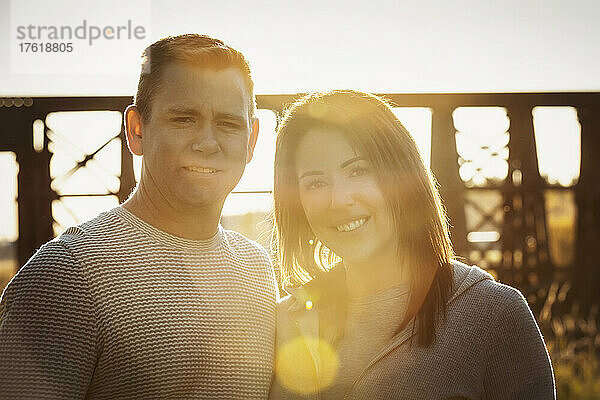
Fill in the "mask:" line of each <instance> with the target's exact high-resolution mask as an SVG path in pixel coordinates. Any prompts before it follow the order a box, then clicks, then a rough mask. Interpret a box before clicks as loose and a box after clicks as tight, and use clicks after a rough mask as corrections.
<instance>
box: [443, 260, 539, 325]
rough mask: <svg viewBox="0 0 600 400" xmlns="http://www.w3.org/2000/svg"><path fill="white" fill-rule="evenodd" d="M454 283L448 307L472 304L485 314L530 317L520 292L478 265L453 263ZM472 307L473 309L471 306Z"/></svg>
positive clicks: (527, 306) (525, 301)
mask: <svg viewBox="0 0 600 400" xmlns="http://www.w3.org/2000/svg"><path fill="white" fill-rule="evenodd" d="M452 265H453V269H454V282H453V291H452V294H451V296H450V300H449V307H452V305H453V304H452V303H455V304H454V305H461V306H465V305H467V306H468V305H472V306H475V307H474V308H476V309H479V310H481V311H482V312H485V313H490V312H491V313H494V314H497V313H502V314H504V313H511V314H512V313H518V314H526V315H529V314H531V311H530V309H529V305H528V304H527V300H526V299H525V297H524V296H523V294H522V293H521V292H520V291H519V289H517V288H515V287H512V286H509V285H506V284H503V283H501V282H498V281H496V280H495V279H494V278H493V277H492V276H491V275H490V274H489V273H488V272H486V271H484V270H482V269H481V268H479V267H477V266H469V265H466V264H463V263H461V262H458V261H456V262H453V263H452ZM469 308H471V307H469Z"/></svg>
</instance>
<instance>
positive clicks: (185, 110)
mask: <svg viewBox="0 0 600 400" xmlns="http://www.w3.org/2000/svg"><path fill="white" fill-rule="evenodd" d="M167 114H188V115H191V114H198V111H197V110H195V109H193V108H191V107H185V106H173V107H169V108H168V109H167Z"/></svg>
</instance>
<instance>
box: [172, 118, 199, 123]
mask: <svg viewBox="0 0 600 400" xmlns="http://www.w3.org/2000/svg"><path fill="white" fill-rule="evenodd" d="M171 122H175V123H178V124H190V123H193V122H194V118H192V117H173V118H171Z"/></svg>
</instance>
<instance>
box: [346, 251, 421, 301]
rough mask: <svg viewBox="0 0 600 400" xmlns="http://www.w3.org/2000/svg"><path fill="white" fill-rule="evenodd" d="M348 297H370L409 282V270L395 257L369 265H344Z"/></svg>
mask: <svg viewBox="0 0 600 400" xmlns="http://www.w3.org/2000/svg"><path fill="white" fill-rule="evenodd" d="M344 266H345V269H346V288H347V290H348V296H349V297H353V298H357V297H364V296H368V295H371V294H373V293H377V292H380V291H382V290H386V289H389V288H391V287H393V286H398V285H401V284H407V283H408V282H409V270H408V268H407V266H406V265H405V263H400V262H399V261H398V258H397V257H393V258H392V259H388V260H378V261H376V262H369V263H350V264H348V263H346V262H345V261H344Z"/></svg>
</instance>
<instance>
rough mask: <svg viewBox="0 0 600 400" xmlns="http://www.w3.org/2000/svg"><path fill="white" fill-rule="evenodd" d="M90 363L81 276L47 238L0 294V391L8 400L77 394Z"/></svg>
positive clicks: (89, 322)
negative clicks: (45, 242)
mask: <svg viewBox="0 0 600 400" xmlns="http://www.w3.org/2000/svg"><path fill="white" fill-rule="evenodd" d="M95 363H96V327H95V315H94V307H93V303H92V298H91V296H90V293H89V291H88V287H87V283H86V280H85V278H84V277H83V276H82V274H81V271H80V268H79V265H78V263H77V261H76V259H75V258H74V257H73V255H72V254H71V252H70V251H69V250H68V249H67V248H65V247H64V245H62V244H60V243H59V242H50V243H48V244H46V245H44V246H43V247H42V248H41V249H40V250H39V251H38V252H37V253H36V254H35V255H34V256H33V257H32V258H31V259H30V260H29V261H28V262H27V264H25V265H24V266H23V268H21V270H20V271H19V272H18V273H17V275H15V277H14V278H13V279H12V281H11V282H10V283H9V285H8V286H7V287H6V289H5V291H4V293H3V295H2V298H1V299H0V388H1V389H0V391H1V392H2V396H6V398H10V399H59V398H60V399H76V398H83V397H84V396H85V394H86V391H87V388H88V385H89V383H90V380H91V377H92V374H93V371H94V367H95ZM3 398H4V397H3Z"/></svg>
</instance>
